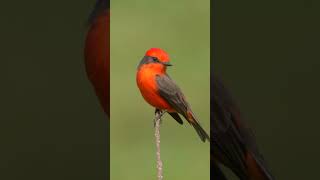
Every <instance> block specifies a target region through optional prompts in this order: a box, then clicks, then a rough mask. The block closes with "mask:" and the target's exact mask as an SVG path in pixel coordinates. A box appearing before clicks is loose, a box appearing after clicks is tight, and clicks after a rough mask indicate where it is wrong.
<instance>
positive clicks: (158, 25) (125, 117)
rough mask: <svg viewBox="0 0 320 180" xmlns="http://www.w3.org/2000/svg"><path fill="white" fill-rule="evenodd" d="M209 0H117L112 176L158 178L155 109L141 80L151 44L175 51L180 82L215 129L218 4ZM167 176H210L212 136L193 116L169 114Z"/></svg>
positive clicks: (174, 72) (164, 130) (164, 146)
mask: <svg viewBox="0 0 320 180" xmlns="http://www.w3.org/2000/svg"><path fill="white" fill-rule="evenodd" d="M209 3H210V1H209V0H202V1H197V2H196V3H195V1H191V0H189V1H181V0H180V1H169V0H165V1H148V0H139V1H129V0H127V1H112V2H111V139H110V141H111V144H110V146H111V149H110V151H111V154H110V157H111V162H110V165H111V179H113V180H116V179H121V180H129V179H130V180H131V179H156V154H155V152H156V149H155V138H154V128H153V118H154V108H152V107H151V106H150V105H149V104H147V103H146V102H145V101H144V99H143V98H142V96H141V95H140V91H139V90H138V88H137V86H136V80H135V78H136V77H135V76H136V68H137V65H138V63H139V62H140V60H141V59H142V57H143V56H144V54H145V52H146V51H147V50H148V49H149V48H151V47H160V48H163V49H164V50H165V51H167V52H168V53H169V55H170V57H171V62H172V64H174V66H172V67H170V68H169V69H168V74H170V75H171V77H172V78H173V79H174V80H175V81H176V82H177V83H178V85H179V86H180V87H181V89H182V90H183V91H184V93H185V95H186V96H187V97H188V101H189V103H190V104H191V106H192V108H193V110H194V112H195V113H196V115H197V116H198V118H199V120H200V121H201V124H202V125H203V127H204V128H205V129H206V130H207V131H208V132H209V123H210V120H209V114H210V113H209V107H210V103H209V97H210V92H209V88H210V81H209V76H210V45H209V42H210V29H209V28H210V7H209ZM161 153H162V154H161V156H162V160H163V163H164V165H163V168H164V179H184V180H194V179H209V176H210V172H209V169H210V165H209V163H210V162H209V160H210V159H209V143H202V142H201V141H200V139H199V137H198V136H197V134H196V132H195V131H194V129H193V128H192V127H191V126H190V125H189V124H188V123H186V122H185V124H184V125H183V126H180V125H179V124H178V123H177V122H176V121H175V120H173V119H172V118H171V117H170V116H168V115H165V116H164V117H163V123H162V126H161Z"/></svg>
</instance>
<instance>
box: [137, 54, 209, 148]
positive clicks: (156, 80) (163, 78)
mask: <svg viewBox="0 0 320 180" xmlns="http://www.w3.org/2000/svg"><path fill="white" fill-rule="evenodd" d="M168 66H171V64H170V62H169V56H168V54H167V53H166V52H165V51H163V50H162V49H159V48H151V49H149V50H148V51H147V52H146V54H145V56H144V57H143V58H142V60H141V62H140V64H139V66H138V70H137V78H136V80H137V85H138V87H139V89H140V92H141V94H142V96H143V97H144V99H145V100H146V101H147V102H148V103H149V104H150V105H151V106H153V107H155V108H156V111H159V110H160V111H166V112H168V113H169V114H170V115H171V116H172V117H173V118H174V119H175V120H176V121H177V122H178V123H180V124H183V121H182V119H181V118H180V116H179V114H180V115H182V116H183V117H184V118H185V119H186V120H187V121H188V122H189V123H190V124H191V125H192V126H193V127H194V128H195V130H196V132H197V133H198V135H199V137H200V138H201V140H202V141H203V142H205V141H206V140H208V141H209V136H208V134H207V133H206V132H205V130H204V129H203V128H202V127H201V126H200V124H199V121H198V120H197V118H196V117H195V115H194V113H193V112H192V110H191V107H190V105H189V103H188V102H187V100H186V98H185V96H184V95H183V93H182V92H181V90H180V88H179V87H178V86H177V85H176V83H174V82H173V80H172V79H171V78H170V77H169V76H168V74H167V73H166V69H167V67H168Z"/></svg>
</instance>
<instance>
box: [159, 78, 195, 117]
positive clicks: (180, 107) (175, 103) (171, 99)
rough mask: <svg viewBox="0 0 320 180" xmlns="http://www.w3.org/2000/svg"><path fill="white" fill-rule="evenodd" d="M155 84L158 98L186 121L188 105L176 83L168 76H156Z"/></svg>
mask: <svg viewBox="0 0 320 180" xmlns="http://www.w3.org/2000/svg"><path fill="white" fill-rule="evenodd" d="M156 82H157V85H158V92H159V94H160V96H161V97H162V98H164V99H165V100H166V101H167V102H168V103H169V104H170V105H171V106H172V107H173V108H174V109H175V110H176V111H177V112H178V113H179V114H181V115H183V116H184V117H185V118H186V119H187V111H188V110H189V109H190V108H189V104H188V103H187V101H186V100H185V98H184V95H183V94H182V92H181V90H180V88H179V87H178V86H177V85H176V83H175V82H174V81H173V80H172V79H171V78H170V77H169V76H168V75H157V76H156ZM187 120H188V119H187Z"/></svg>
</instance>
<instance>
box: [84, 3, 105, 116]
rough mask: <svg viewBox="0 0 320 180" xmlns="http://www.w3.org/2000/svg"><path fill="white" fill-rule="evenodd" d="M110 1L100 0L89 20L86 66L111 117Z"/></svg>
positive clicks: (102, 103) (97, 93)
mask: <svg viewBox="0 0 320 180" xmlns="http://www.w3.org/2000/svg"><path fill="white" fill-rule="evenodd" d="M109 6H110V1H109V0H98V1H97V3H96V6H95V8H94V10H93V11H92V13H91V15H90V18H89V30H88V33H87V38H86V43H85V66H86V72H87V76H88V78H89V80H90V81H91V83H92V85H93V87H94V89H95V93H96V95H97V96H98V98H99V101H100V104H101V105H102V107H103V110H104V112H105V113H106V114H107V115H108V116H110V46H109V45H110V43H109V42H110V12H109Z"/></svg>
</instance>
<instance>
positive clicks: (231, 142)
mask: <svg viewBox="0 0 320 180" xmlns="http://www.w3.org/2000/svg"><path fill="white" fill-rule="evenodd" d="M210 83H211V100H210V103H211V107H210V108H211V118H212V119H211V132H210V133H211V152H210V153H211V168H212V170H211V171H212V172H215V174H214V173H213V174H212V175H213V177H212V178H213V179H214V178H217V179H218V180H223V179H226V178H225V177H224V176H223V175H222V171H221V169H220V167H219V165H221V164H223V165H224V166H226V167H228V168H230V169H231V170H232V171H233V173H235V174H236V175H237V176H238V177H239V179H241V180H273V179H274V177H273V176H272V175H271V173H270V171H269V169H268V167H267V165H266V162H265V160H264V158H263V156H262V155H261V154H260V153H259V150H258V148H257V145H256V142H255V138H254V135H253V133H252V131H251V130H250V129H249V128H248V127H247V126H246V124H245V122H244V121H243V119H242V118H241V116H240V112H239V109H238V107H237V105H236V104H235V103H234V101H233V100H232V97H231V95H230V93H229V92H228V91H227V90H226V88H225V87H224V85H223V84H222V83H221V81H220V80H219V79H217V78H216V77H211V82H210ZM217 163H220V164H217Z"/></svg>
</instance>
